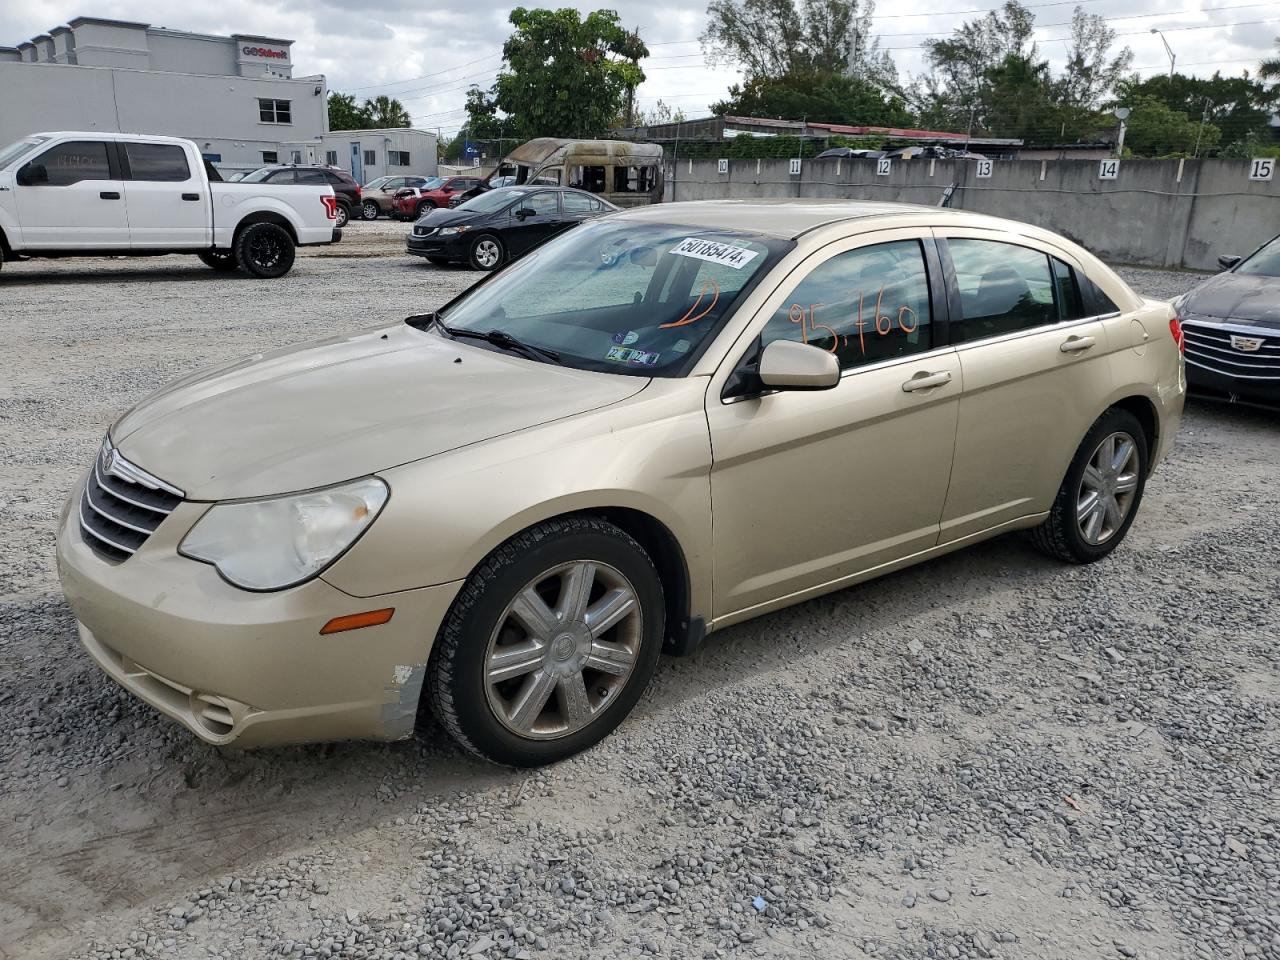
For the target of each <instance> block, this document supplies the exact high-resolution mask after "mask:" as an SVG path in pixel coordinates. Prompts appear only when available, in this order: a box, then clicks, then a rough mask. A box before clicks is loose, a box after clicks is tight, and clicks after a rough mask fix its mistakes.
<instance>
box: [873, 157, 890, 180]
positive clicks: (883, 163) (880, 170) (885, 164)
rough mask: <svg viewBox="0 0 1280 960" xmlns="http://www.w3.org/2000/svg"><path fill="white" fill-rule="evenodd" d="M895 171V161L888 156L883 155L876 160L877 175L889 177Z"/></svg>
mask: <svg viewBox="0 0 1280 960" xmlns="http://www.w3.org/2000/svg"><path fill="white" fill-rule="evenodd" d="M892 171H893V161H892V160H890V159H889V158H888V157H881V158H880V159H879V160H877V161H876V176H877V177H887V176H888V175H889V174H890V173H891V172H892Z"/></svg>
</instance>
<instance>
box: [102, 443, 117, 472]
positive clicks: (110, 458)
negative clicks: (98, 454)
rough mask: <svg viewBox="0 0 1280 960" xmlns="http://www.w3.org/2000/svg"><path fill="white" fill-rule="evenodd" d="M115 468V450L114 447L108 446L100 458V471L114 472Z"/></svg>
mask: <svg viewBox="0 0 1280 960" xmlns="http://www.w3.org/2000/svg"><path fill="white" fill-rule="evenodd" d="M115 469H116V450H115V447H111V448H109V449H108V450H107V451H106V453H105V455H104V456H103V458H102V472H103V473H106V474H111V473H115Z"/></svg>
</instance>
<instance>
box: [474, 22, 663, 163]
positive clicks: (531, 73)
mask: <svg viewBox="0 0 1280 960" xmlns="http://www.w3.org/2000/svg"><path fill="white" fill-rule="evenodd" d="M510 19H511V24H512V26H514V27H515V28H516V29H515V32H514V33H513V34H512V35H511V36H510V37H509V38H508V39H507V42H506V43H505V44H504V45H503V48H502V55H503V58H504V60H505V64H504V66H503V69H502V72H501V73H500V74H499V75H498V79H497V82H496V83H495V84H494V86H493V104H494V107H495V108H496V109H497V110H501V111H502V112H503V113H505V114H506V115H507V116H508V117H509V118H510V119H511V130H510V133H511V134H512V135H513V136H517V137H519V138H521V139H529V138H531V137H572V138H591V137H598V136H600V135H601V134H602V133H604V132H605V130H607V129H608V128H609V125H610V124H611V123H613V122H614V120H615V119H616V118H617V116H618V114H619V111H620V109H621V107H622V102H623V99H624V98H625V97H626V94H627V92H628V91H630V90H634V89H635V88H636V87H637V86H639V85H640V84H641V83H642V82H643V81H644V71H642V70H641V69H640V67H639V66H638V64H637V63H636V61H638V60H640V59H641V58H643V57H647V56H648V55H649V48H648V47H646V46H645V45H644V43H642V42H641V40H640V38H639V36H637V35H636V34H634V33H632V32H630V31H628V30H626V29H625V28H623V27H622V26H621V25H620V23H619V19H618V14H617V13H616V12H614V11H612V10H596V11H593V12H592V13H589V14H587V16H586V17H585V19H584V18H583V17H582V16H581V15H580V14H579V13H578V11H576V10H574V9H572V8H567V7H566V8H563V9H560V10H526V9H525V8H524V7H517V8H516V9H515V10H512V11H511V18H510Z"/></svg>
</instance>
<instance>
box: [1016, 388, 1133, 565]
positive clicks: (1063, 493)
mask: <svg viewBox="0 0 1280 960" xmlns="http://www.w3.org/2000/svg"><path fill="white" fill-rule="evenodd" d="M1148 459H1149V453H1148V437H1147V435H1146V431H1144V430H1143V428H1142V424H1141V423H1140V422H1139V421H1138V418H1137V417H1135V416H1134V415H1133V414H1132V413H1130V412H1129V411H1128V410H1122V409H1120V408H1119V407H1112V408H1111V409H1110V410H1108V411H1106V413H1104V414H1103V415H1102V416H1101V417H1099V418H1098V419H1097V420H1096V421H1095V422H1094V424H1093V426H1092V427H1090V428H1089V432H1088V433H1087V434H1085V438H1084V440H1082V441H1081V443H1080V446H1079V448H1078V449H1077V450H1076V455H1075V457H1074V458H1073V459H1072V461H1071V466H1070V467H1068V468H1067V475H1066V477H1064V478H1063V480H1062V486H1061V487H1060V488H1059V489H1058V495H1057V496H1056V497H1055V498H1054V501H1053V506H1052V508H1051V509H1050V510H1049V516H1048V517H1047V518H1046V519H1045V521H1044V522H1043V523H1042V524H1041V525H1040V526H1038V527H1036V528H1035V530H1033V531H1032V534H1031V535H1032V540H1033V541H1034V542H1035V544H1036V546H1038V547H1039V548H1040V549H1041V550H1043V551H1044V552H1045V553H1047V554H1049V555H1050V556H1052V557H1057V558H1058V559H1059V560H1065V561H1066V562H1068V563H1093V561H1095V560H1101V559H1102V558H1103V557H1105V556H1106V555H1107V554H1109V553H1110V552H1111V551H1112V550H1114V549H1115V548H1116V547H1118V546H1119V545H1120V541H1121V540H1123V539H1124V537H1125V534H1127V533H1128V532H1129V527H1130V526H1131V525H1132V524H1133V519H1134V517H1135V516H1137V513H1138V506H1139V505H1140V504H1141V503H1142V493H1143V490H1144V489H1145V488H1146V483H1147V464H1148Z"/></svg>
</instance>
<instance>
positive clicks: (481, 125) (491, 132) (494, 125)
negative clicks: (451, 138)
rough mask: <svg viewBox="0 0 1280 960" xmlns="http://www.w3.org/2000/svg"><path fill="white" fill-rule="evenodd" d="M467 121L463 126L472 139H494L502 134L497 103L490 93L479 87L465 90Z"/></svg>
mask: <svg viewBox="0 0 1280 960" xmlns="http://www.w3.org/2000/svg"><path fill="white" fill-rule="evenodd" d="M466 109H467V122H466V125H465V126H464V127H463V129H464V130H466V131H467V136H468V137H469V138H471V139H474V140H496V139H498V138H499V137H501V136H502V133H503V131H502V121H501V120H499V119H498V105H497V104H496V103H495V102H494V99H493V97H492V96H491V95H489V94H487V93H485V92H484V91H483V90H481V89H480V88H479V87H472V88H471V89H470V90H468V91H467V103H466Z"/></svg>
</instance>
